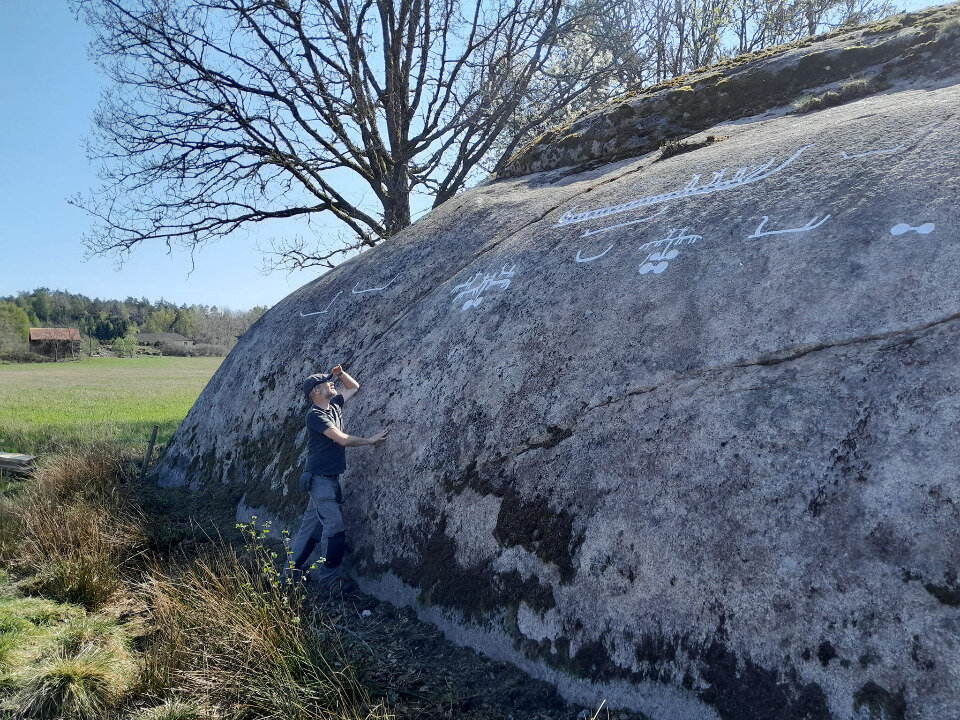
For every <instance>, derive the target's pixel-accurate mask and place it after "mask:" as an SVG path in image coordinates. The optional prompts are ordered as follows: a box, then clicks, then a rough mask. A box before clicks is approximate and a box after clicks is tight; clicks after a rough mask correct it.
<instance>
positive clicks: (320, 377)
mask: <svg viewBox="0 0 960 720" xmlns="http://www.w3.org/2000/svg"><path fill="white" fill-rule="evenodd" d="M333 377H334V376H333V375H331V374H329V373H316V374H314V375H310V376H309V377H308V378H307V379H306V380H304V381H303V394H304V395H306V396H307V397H310V393H312V392H313V389H314V388H315V387H316V386H317V385H322V384H323V383H328V382H330V381H331V380H333Z"/></svg>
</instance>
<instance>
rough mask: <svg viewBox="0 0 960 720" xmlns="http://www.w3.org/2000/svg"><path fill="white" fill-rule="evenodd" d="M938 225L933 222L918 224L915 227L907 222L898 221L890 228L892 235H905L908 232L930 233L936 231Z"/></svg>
mask: <svg viewBox="0 0 960 720" xmlns="http://www.w3.org/2000/svg"><path fill="white" fill-rule="evenodd" d="M936 227H937V226H936V225H934V224H933V223H924V224H923V225H918V226H916V227H914V226H913V225H907V224H906V223H897V224H896V225H894V226H893V227H892V228H890V234H891V235H903V234H905V233H908V232H915V233H917V234H919V235H929V234H930V233H932V232H933V231H934V229H935V228H936Z"/></svg>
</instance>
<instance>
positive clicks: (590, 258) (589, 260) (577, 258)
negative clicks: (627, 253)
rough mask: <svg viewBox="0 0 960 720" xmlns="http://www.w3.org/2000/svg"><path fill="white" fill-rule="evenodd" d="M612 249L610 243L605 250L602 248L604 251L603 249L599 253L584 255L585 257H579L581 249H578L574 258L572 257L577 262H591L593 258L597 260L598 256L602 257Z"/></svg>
mask: <svg viewBox="0 0 960 720" xmlns="http://www.w3.org/2000/svg"><path fill="white" fill-rule="evenodd" d="M612 249H613V245H611V246H610V247H608V248H607V249H606V250H604V251H603V252H602V253H600V254H599V255H594V256H593V257H586V258H585V257H580V252H581V251H580V250H577V257H576V258H574V259H575V260H576V261H577V262H579V263H587V262H593V261H594V260H599V259H600V258H602V257H603V256H604V255H606V254H607V253H608V252H610V251H611V250H612Z"/></svg>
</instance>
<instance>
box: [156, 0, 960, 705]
mask: <svg viewBox="0 0 960 720" xmlns="http://www.w3.org/2000/svg"><path fill="white" fill-rule="evenodd" d="M956 16H957V9H956V6H954V7H953V8H952V9H950V10H947V11H940V14H939V15H937V14H936V13H926V14H919V15H916V16H914V17H913V18H912V19H911V20H910V21H909V22H901V23H899V24H898V23H894V24H892V25H888V26H885V28H880V29H876V28H875V29H874V30H873V31H871V32H864V31H847V35H841V36H836V35H835V36H832V37H831V38H830V39H829V40H828V42H829V43H831V44H830V45H829V48H828V50H829V52H839V53H841V54H842V47H841V46H842V44H843V42H848V41H849V43H852V44H856V43H862V44H864V45H865V46H869V45H870V43H872V42H880V41H884V42H888V41H892V40H891V38H895V37H897V36H898V34H904V33H905V34H907V35H910V37H911V38H913V39H912V40H911V41H910V42H906V41H904V43H903V48H904V49H903V50H902V52H901V55H898V56H896V57H900V58H901V59H902V58H903V57H907V58H909V59H910V61H909V62H906V61H904V65H903V67H900V68H899V69H898V68H897V66H896V63H894V64H893V65H890V64H889V63H891V62H892V61H891V60H890V57H887V56H884V57H886V59H882V60H881V61H878V62H882V63H887V64H886V65H883V67H882V68H881V70H882V72H883V85H882V86H883V87H884V88H885V89H884V90H883V91H882V92H878V93H873V94H870V95H867V96H866V97H862V98H859V99H854V100H851V101H849V102H846V103H845V104H841V105H838V106H835V107H829V108H825V109H821V110H818V111H815V112H809V113H803V114H797V113H794V112H793V111H792V109H791V106H790V105H789V104H787V105H784V106H781V107H779V108H767V109H765V110H764V112H763V113H762V114H754V115H752V116H750V117H739V116H737V117H738V119H736V120H735V121H730V122H727V118H728V117H733V115H729V116H726V117H720V118H718V119H716V121H714V122H710V123H706V122H703V123H701V125H699V126H698V127H696V128H690V130H691V133H692V134H687V135H685V136H683V137H682V143H681V145H680V146H679V147H674V148H673V151H674V153H675V154H671V153H661V152H659V151H649V152H647V151H646V150H644V146H642V145H640V146H638V147H639V149H640V151H643V152H644V154H639V155H636V156H633V157H625V156H623V152H622V151H623V148H622V147H621V148H620V149H616V148H614V151H612V152H613V154H614V155H615V156H616V157H618V158H619V159H616V160H615V161H613V162H607V159H605V158H604V157H603V154H602V152H600V154H599V155H597V156H596V157H593V156H591V157H587V159H589V160H591V162H594V163H603V164H599V165H593V166H590V167H585V166H583V165H573V166H569V165H567V166H565V167H560V166H559V164H558V163H565V162H571V160H570V158H569V156H568V155H567V154H565V151H560V150H558V151H557V152H555V153H553V154H551V153H550V152H547V151H546V150H544V149H543V148H540V150H537V149H536V148H533V149H530V150H528V151H527V152H526V153H524V154H521V156H520V157H519V158H518V162H520V161H521V160H522V161H523V162H534V161H533V160H530V158H536V160H535V162H536V167H537V168H539V169H540V172H539V173H537V174H526V175H524V174H522V172H523V169H522V167H521V168H520V169H516V168H515V172H513V175H514V176H513V177H510V178H508V179H500V180H490V181H488V182H486V183H484V184H482V185H481V186H479V187H477V188H474V189H472V190H470V191H468V192H465V193H463V194H461V195H459V196H457V197H456V198H454V199H453V200H451V201H449V202H447V203H445V204H444V205H443V206H441V207H440V208H438V209H437V210H435V211H434V212H432V213H431V214H429V215H428V216H426V217H425V218H423V219H422V220H420V221H419V222H417V223H416V224H415V225H414V226H412V227H411V228H409V229H407V230H406V231H404V232H403V233H401V234H400V235H399V236H397V237H395V238H393V239H392V240H390V241H389V242H386V243H384V244H383V245H381V246H380V247H378V248H376V249H375V250H372V251H370V252H367V253H364V254H362V255H361V256H359V257H357V258H354V259H353V260H351V261H349V262H347V263H345V264H343V265H341V266H340V267H338V268H337V269H336V270H333V271H331V272H329V273H327V274H326V275H324V276H322V277H320V278H318V279H317V280H316V281H314V282H311V283H309V284H308V285H306V286H304V287H302V288H301V289H299V290H297V291H296V292H294V293H293V294H292V295H290V296H289V297H287V298H286V299H284V300H283V301H282V302H280V303H279V304H278V305H277V306H276V307H274V308H272V309H271V310H270V311H269V312H268V313H267V314H266V315H265V316H264V317H263V318H262V319H261V320H260V321H259V322H258V323H257V324H256V325H255V326H254V327H253V328H252V329H251V330H250V331H249V332H248V333H247V334H246V335H245V336H244V337H243V338H242V340H241V342H240V343H239V344H238V345H237V347H236V348H235V349H234V351H233V352H232V353H231V354H230V356H229V357H228V358H227V359H226V360H225V361H224V363H223V365H222V366H221V368H220V369H219V371H218V372H217V374H216V376H215V377H214V378H213V380H212V381H211V382H210V384H209V385H208V387H207V388H206V390H205V391H204V392H203V394H202V396H201V397H200V399H199V400H198V401H197V404H196V405H195V407H194V408H193V410H192V411H191V412H190V415H189V416H188V417H187V419H186V420H185V422H184V423H183V425H182V426H181V427H180V429H179V430H178V431H177V434H176V436H175V438H174V440H173V441H172V443H171V445H170V447H169V448H168V450H167V452H166V454H165V456H164V459H163V462H162V464H161V465H160V466H159V469H158V471H157V475H158V477H159V479H160V481H161V482H163V483H165V484H170V485H189V486H190V487H191V488H192V489H193V490H194V491H195V493H196V497H197V498H198V500H199V501H200V502H202V503H203V504H204V506H205V507H206V508H208V509H209V512H210V513H211V514H213V515H214V516H215V517H217V518H220V519H221V520H222V521H223V522H224V523H225V524H232V523H233V522H234V521H235V520H246V519H248V518H249V517H250V516H251V515H258V516H259V517H260V518H261V519H262V518H273V519H274V521H275V522H277V523H280V524H282V525H284V526H287V527H289V526H290V525H291V524H293V523H294V522H296V520H297V519H298V517H299V515H300V513H301V512H302V511H303V508H304V505H305V500H306V499H305V497H303V495H302V494H301V493H300V492H299V491H298V490H297V478H298V476H299V474H300V472H301V466H302V461H303V451H304V449H305V436H304V430H303V419H304V413H305V411H306V409H307V408H306V405H305V403H304V400H303V399H302V397H301V396H300V394H299V390H298V386H299V381H300V380H301V379H302V377H303V376H305V375H306V374H308V373H310V372H312V371H314V370H322V369H327V368H329V367H330V366H331V365H332V364H334V363H336V362H343V363H344V365H345V366H346V367H347V369H348V370H349V372H350V373H351V374H353V375H354V376H355V377H356V378H357V379H358V380H359V382H360V383H361V390H360V392H359V393H358V394H357V396H356V397H355V398H353V399H352V400H351V401H350V402H349V403H348V404H347V406H346V410H345V417H346V428H347V430H348V431H349V432H351V433H353V434H359V435H364V434H372V433H373V432H374V431H375V430H377V429H379V428H381V427H387V428H389V430H390V437H389V439H388V440H387V442H386V443H385V444H384V445H382V446H381V447H380V448H378V449H371V448H354V449H350V450H348V464H349V468H348V470H347V473H346V474H345V476H344V477H343V482H344V495H345V516H346V524H347V530H348V536H349V538H350V542H351V544H352V554H351V558H352V572H353V573H354V574H355V575H356V577H357V578H358V580H359V581H360V583H361V585H362V586H363V587H364V588H365V589H366V590H367V591H369V592H372V593H374V594H376V595H378V596H380V597H383V598H386V599H389V600H391V601H393V602H397V603H404V604H410V605H412V606H414V607H415V608H416V609H417V611H418V612H419V613H420V614H421V616H422V617H424V618H427V619H429V620H431V621H433V622H435V623H437V625H439V626H440V627H441V628H442V629H443V630H444V631H445V632H446V633H447V634H448V635H449V636H451V637H453V638H454V639H456V640H458V641H460V642H463V643H466V644H470V645H472V646H474V647H477V648H478V649H480V650H482V651H483V652H485V653H487V654H489V655H492V656H494V657H498V658H504V659H508V660H510V661H512V662H514V663H516V664H518V665H520V666H521V667H523V668H525V669H527V670H528V671H529V672H531V673H533V674H535V675H537V676H540V677H544V678H547V679H550V680H551V681H553V682H555V683H556V684H557V685H558V686H559V687H560V688H561V689H562V690H563V691H564V692H565V693H566V694H568V695H569V696H570V697H572V698H574V699H578V700H581V701H583V702H595V701H597V700H598V699H600V698H605V699H606V700H607V702H608V703H609V705H610V706H613V707H626V708H633V709H637V710H640V711H642V712H643V713H645V714H646V715H647V716H649V717H651V718H657V719H661V718H662V719H663V720H677V719H679V718H690V719H694V718H695V719H697V720H704V719H707V718H723V719H724V720H739V719H741V718H777V719H778V720H792V719H796V720H800V719H802V718H808V719H817V720H820V719H825V718H884V719H885V720H893V719H895V718H897V719H900V718H902V719H907V718H911V719H912V718H930V719H931V720H932V719H934V718H936V719H938V720H939V719H941V718H949V717H954V716H955V714H956V708H957V707H958V706H960V690H958V688H960V581H958V572H960V203H958V195H960V150H958V148H960V115H958V109H960V71H958V69H957V67H956V66H955V65H952V64H951V63H953V62H954V61H955V58H956V57H958V56H960V49H958V46H957V42H958V40H960V32H958V31H957V28H958V24H957V22H956V20H955V18H956ZM931 18H932V19H931ZM951 19H952V20H951ZM951 22H953V25H951ZM924 23H926V24H924ZM917 28H921V30H917ZM931 28H932V29H931ZM857 32H861V33H862V35H856V33H857ZM871 33H872V34H871ZM838 47H839V48H840V50H838V49H837V48H838ZM803 51H804V52H807V51H809V47H806V48H803ZM798 52H799V51H798ZM824 52H827V50H825V51H824ZM778 57H779V59H778V60H777V61H778V62H780V63H784V62H786V60H785V59H784V57H783V56H778ZM821 60H822V59H821ZM758 62H767V60H764V59H761V60H759V61H758ZM808 62H809V61H808ZM874 69H876V68H874ZM737 72H740V70H737ZM878 73H879V71H878ZM829 82H830V83H834V82H836V79H830V80H829ZM831 87H833V86H827V87H826V88H825V89H823V88H821V90H820V92H823V93H826V92H829V91H830V88H831ZM838 94H839V95H842V93H839V91H838ZM841 99H843V98H841ZM638 102H642V100H641V101H638ZM778 102H780V101H779V100H778ZM613 122H614V121H613V120H610V123H613ZM698 122H700V121H698ZM590 123H592V124H590V128H592V129H591V130H590V132H591V133H593V134H594V135H595V136H596V135H598V134H600V133H601V130H602V128H603V127H604V122H601V121H599V120H597V118H596V117H593V119H592V120H591V121H590ZM608 124H609V123H608ZM708 138H709V140H708ZM600 139H602V136H601V137H600ZM599 141H600V140H599V139H598V140H597V142H599ZM591 142H592V141H591ZM599 147H601V148H602V147H603V143H602V142H601V143H600V146H599ZM611 147H613V146H611ZM684 150H685V151H686V152H683V151H684ZM677 151H680V152H677ZM598 152H599V151H598ZM587 155H589V153H588V154H587ZM667 155H669V157H667ZM585 157H586V156H585ZM551 158H553V159H552V160H551Z"/></svg>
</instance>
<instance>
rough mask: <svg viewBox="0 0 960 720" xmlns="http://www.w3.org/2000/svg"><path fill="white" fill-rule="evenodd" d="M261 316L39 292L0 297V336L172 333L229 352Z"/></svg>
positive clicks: (259, 311)
mask: <svg viewBox="0 0 960 720" xmlns="http://www.w3.org/2000/svg"><path fill="white" fill-rule="evenodd" d="M264 312H266V308H265V307H255V308H253V309H252V310H242V311H235V310H230V309H229V308H218V307H217V306H216V305H213V306H207V305H175V304H173V303H170V302H167V301H165V300H159V301H157V302H151V301H149V300H147V299H146V298H140V299H139V300H138V299H137V298H132V297H128V298H127V299H126V300H100V299H99V298H88V297H87V296H86V295H79V294H76V293H70V292H66V291H64V290H50V289H49V288H38V289H37V290H34V291H32V292H27V291H22V292H19V293H17V294H16V295H9V296H7V297H0V334H4V335H7V336H11V335H13V336H16V337H17V338H19V339H21V340H22V341H23V342H26V340H27V337H28V334H29V330H30V328H31V327H71V328H78V329H79V330H80V332H81V333H82V334H83V335H85V336H87V337H91V338H94V339H96V340H99V341H100V342H103V343H107V342H112V341H115V340H118V339H122V338H125V337H128V336H129V335H131V334H134V333H177V334H178V335H183V336H184V337H188V338H190V339H191V340H193V341H194V342H196V343H202V344H207V345H217V346H223V347H226V348H230V347H232V346H233V345H234V344H235V343H236V341H237V338H238V337H240V335H242V334H243V333H244V332H245V331H246V330H247V329H248V328H249V327H250V326H251V325H253V323H254V322H256V321H257V319H258V318H259V317H260V316H261V315H263V313H264Z"/></svg>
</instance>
